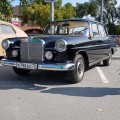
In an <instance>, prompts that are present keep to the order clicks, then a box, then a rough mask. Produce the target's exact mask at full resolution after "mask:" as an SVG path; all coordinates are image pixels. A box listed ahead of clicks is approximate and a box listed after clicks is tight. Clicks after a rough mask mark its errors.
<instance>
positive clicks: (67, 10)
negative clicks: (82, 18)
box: [61, 2, 76, 19]
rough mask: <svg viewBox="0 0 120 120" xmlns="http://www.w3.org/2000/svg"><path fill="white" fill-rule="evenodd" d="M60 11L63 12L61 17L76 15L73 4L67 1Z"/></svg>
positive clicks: (67, 17) (66, 17)
mask: <svg viewBox="0 0 120 120" xmlns="http://www.w3.org/2000/svg"><path fill="white" fill-rule="evenodd" d="M61 13H62V14H63V19H69V18H74V17H75V15H76V13H75V10H74V7H73V5H72V4H71V3H69V2H68V3H66V4H65V5H64V6H63V7H62V8H61Z"/></svg>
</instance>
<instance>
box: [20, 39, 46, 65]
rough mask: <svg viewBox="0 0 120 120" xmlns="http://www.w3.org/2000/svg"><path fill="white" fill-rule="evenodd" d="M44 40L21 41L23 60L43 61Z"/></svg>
mask: <svg viewBox="0 0 120 120" xmlns="http://www.w3.org/2000/svg"><path fill="white" fill-rule="evenodd" d="M43 55H44V42H43V41H41V40H39V41H37V42H36V41H35V42H34V41H26V40H23V41H21V45H20V57H21V61H22V62H35V63H36V62H42V61H43V59H44V56H43Z"/></svg>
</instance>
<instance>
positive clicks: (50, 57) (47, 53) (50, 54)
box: [45, 51, 53, 60]
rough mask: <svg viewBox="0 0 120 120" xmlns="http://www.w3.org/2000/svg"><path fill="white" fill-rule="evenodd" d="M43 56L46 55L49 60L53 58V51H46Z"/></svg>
mask: <svg viewBox="0 0 120 120" xmlns="http://www.w3.org/2000/svg"><path fill="white" fill-rule="evenodd" d="M45 57H46V58H47V59H48V60H51V59H52V58H53V53H52V52H50V51H47V52H46V53H45Z"/></svg>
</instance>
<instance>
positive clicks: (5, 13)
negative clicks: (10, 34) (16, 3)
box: [0, 0, 13, 21]
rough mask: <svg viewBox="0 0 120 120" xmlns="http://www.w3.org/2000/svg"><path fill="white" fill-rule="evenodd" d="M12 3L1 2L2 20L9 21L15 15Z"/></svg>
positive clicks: (0, 12) (3, 0) (4, 0)
mask: <svg viewBox="0 0 120 120" xmlns="http://www.w3.org/2000/svg"><path fill="white" fill-rule="evenodd" d="M11 2H12V0H11V1H7V0H1V1H0V14H1V17H0V19H1V20H5V21H9V20H10V18H11V17H12V15H13V13H12V6H11Z"/></svg>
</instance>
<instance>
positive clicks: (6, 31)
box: [0, 24, 16, 35]
mask: <svg viewBox="0 0 120 120" xmlns="http://www.w3.org/2000/svg"><path fill="white" fill-rule="evenodd" d="M0 32H1V34H9V35H14V34H16V33H15V30H14V29H13V28H12V27H11V26H9V25H3V24H2V25H0Z"/></svg>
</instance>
